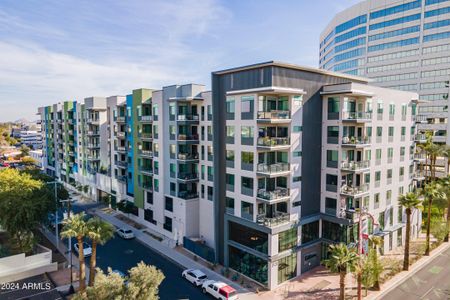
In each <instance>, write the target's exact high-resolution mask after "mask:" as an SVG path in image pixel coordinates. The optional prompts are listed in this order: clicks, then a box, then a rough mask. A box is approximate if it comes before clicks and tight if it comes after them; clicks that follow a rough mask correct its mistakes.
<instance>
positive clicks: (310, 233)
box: [302, 221, 319, 244]
mask: <svg viewBox="0 0 450 300" xmlns="http://www.w3.org/2000/svg"><path fill="white" fill-rule="evenodd" d="M318 238H319V221H315V222H312V223H308V224H305V225H303V226H302V244H306V243H308V242H312V241H314V240H317V239H318Z"/></svg>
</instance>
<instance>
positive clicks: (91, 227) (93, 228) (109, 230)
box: [87, 217, 114, 286]
mask: <svg viewBox="0 0 450 300" xmlns="http://www.w3.org/2000/svg"><path fill="white" fill-rule="evenodd" d="M87 236H88V237H89V239H90V240H91V241H92V255H91V266H90V271H89V286H94V280H95V267H96V265H97V257H96V256H97V245H98V244H100V245H104V244H105V243H106V242H107V241H109V240H110V239H111V238H112V237H114V226H112V225H111V224H109V223H107V222H105V221H103V220H102V219H100V218H99V217H94V218H92V219H90V220H89V221H88V222H87Z"/></svg>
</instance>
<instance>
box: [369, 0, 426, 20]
mask: <svg viewBox="0 0 450 300" xmlns="http://www.w3.org/2000/svg"><path fill="white" fill-rule="evenodd" d="M421 5H422V1H421V0H417V1H413V2H408V3H405V4H400V5H396V6H392V7H389V8H385V9H381V10H377V11H374V12H371V13H370V19H376V18H381V17H386V16H389V15H392V14H397V13H399V12H403V11H407V10H411V9H414V8H418V7H421Z"/></svg>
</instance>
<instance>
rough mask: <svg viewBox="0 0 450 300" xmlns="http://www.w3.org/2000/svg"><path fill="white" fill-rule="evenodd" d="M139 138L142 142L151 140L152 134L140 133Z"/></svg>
mask: <svg viewBox="0 0 450 300" xmlns="http://www.w3.org/2000/svg"><path fill="white" fill-rule="evenodd" d="M139 137H140V138H141V139H143V140H152V139H153V134H152V133H150V132H141V133H139Z"/></svg>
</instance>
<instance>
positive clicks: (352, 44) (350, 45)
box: [334, 37, 366, 53]
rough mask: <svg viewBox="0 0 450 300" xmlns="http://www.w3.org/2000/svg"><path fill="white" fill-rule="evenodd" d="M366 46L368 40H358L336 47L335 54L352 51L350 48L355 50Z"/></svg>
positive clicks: (363, 38)
mask: <svg viewBox="0 0 450 300" xmlns="http://www.w3.org/2000/svg"><path fill="white" fill-rule="evenodd" d="M365 44H366V38H365V37H362V38H358V39H356V40H352V41H350V42H347V43H344V44H341V45H339V46H336V47H335V48H334V52H336V53H338V52H341V51H344V50H347V49H350V48H354V47H356V46H360V45H365Z"/></svg>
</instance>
